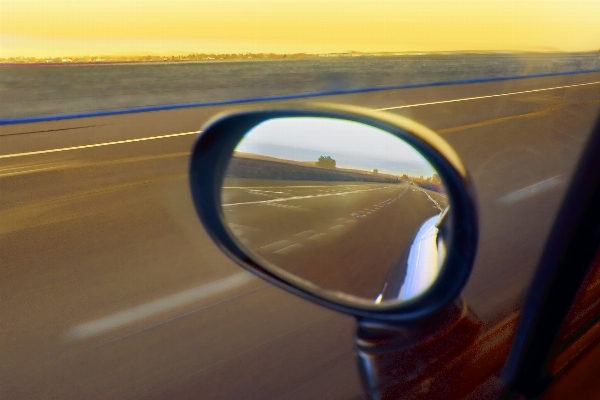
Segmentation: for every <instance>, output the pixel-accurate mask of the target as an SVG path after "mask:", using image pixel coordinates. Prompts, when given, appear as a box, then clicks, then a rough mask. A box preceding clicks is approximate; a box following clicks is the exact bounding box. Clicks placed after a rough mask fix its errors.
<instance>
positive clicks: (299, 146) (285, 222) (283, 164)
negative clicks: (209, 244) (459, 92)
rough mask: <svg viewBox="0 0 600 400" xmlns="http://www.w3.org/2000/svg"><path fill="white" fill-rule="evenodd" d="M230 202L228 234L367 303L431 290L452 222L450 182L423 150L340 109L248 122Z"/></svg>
mask: <svg viewBox="0 0 600 400" xmlns="http://www.w3.org/2000/svg"><path fill="white" fill-rule="evenodd" d="M221 208H222V215H223V218H224V220H225V224H226V225H227V226H228V227H229V230H230V233H231V235H232V236H233V237H234V238H235V239H236V240H237V242H238V243H239V244H240V245H241V247H243V248H244V249H245V251H246V252H247V253H248V255H250V256H251V257H252V258H254V259H255V260H256V261H258V262H259V263H261V265H263V266H264V267H265V268H267V269H269V270H270V271H271V272H273V273H275V274H277V275H279V276H280V277H283V278H284V279H286V280H288V281H289V280H292V281H294V284H295V285H297V286H301V287H303V288H305V289H308V290H310V291H312V292H315V291H318V292H319V293H320V294H321V295H326V296H327V297H329V298H334V299H335V298H337V299H340V300H344V301H345V302H349V301H350V302H359V303H362V304H365V303H367V304H369V305H386V306H389V305H393V304H397V303H400V302H403V301H406V300H410V299H412V298H414V297H416V296H418V295H420V294H422V293H424V292H425V291H426V290H427V288H429V287H430V286H431V284H432V283H433V282H434V281H435V279H436V277H437V276H438V274H439V271H440V268H441V267H442V265H443V262H444V257H445V243H446V242H447V240H448V237H447V236H448V232H451V231H452V230H451V229H450V228H451V226H450V225H451V215H450V214H451V213H450V212H449V202H448V197H447V194H446V190H445V187H444V184H443V182H442V181H441V180H440V176H439V174H438V173H437V171H436V170H435V169H434V168H433V167H432V165H431V164H430V163H429V162H428V161H427V160H426V159H425V158H424V157H423V155H421V154H420V153H419V152H418V151H417V150H416V149H415V148H413V147H412V146H411V145H409V144H408V143H406V142H405V141H404V140H402V139H400V138H399V137H397V136H395V135H393V134H390V133H388V132H386V131H383V130H381V129H379V128H374V127H372V126H369V125H366V124H362V123H358V122H353V121H347V120H342V119H334V118H323V117H289V118H275V119H271V120H267V121H265V122H263V123H261V124H259V125H257V126H256V127H254V128H253V129H251V130H250V131H249V132H248V133H247V134H246V135H245V137H244V138H243V139H242V140H241V141H240V142H239V144H238V145H237V147H236V149H235V151H234V154H233V155H232V157H231V159H230V161H229V165H228V167H227V170H226V173H225V177H224V181H223V187H222V189H221Z"/></svg>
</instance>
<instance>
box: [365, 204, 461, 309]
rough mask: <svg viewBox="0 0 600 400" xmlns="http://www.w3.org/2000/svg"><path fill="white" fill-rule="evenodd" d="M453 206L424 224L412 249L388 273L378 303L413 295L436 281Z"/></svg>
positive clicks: (441, 263) (444, 254)
mask: <svg viewBox="0 0 600 400" xmlns="http://www.w3.org/2000/svg"><path fill="white" fill-rule="evenodd" d="M449 208H450V207H449V206H448V207H446V208H445V209H444V211H442V212H441V213H440V214H438V215H434V216H433V217H431V218H429V219H428V220H426V221H425V222H424V223H423V224H422V225H421V227H420V228H419V230H418V231H417V234H416V235H415V238H414V240H413V242H412V244H411V245H410V248H409V249H408V251H407V252H405V255H404V256H403V257H401V259H400V260H399V262H398V264H397V267H396V268H394V269H393V270H392V271H390V273H389V274H388V276H387V277H386V281H385V282H384V285H383V289H382V291H381V294H380V295H379V296H378V297H377V300H376V301H377V303H381V302H382V301H390V300H391V301H394V300H409V299H412V298H414V297H417V296H418V295H420V294H421V293H424V292H425V291H426V290H427V289H428V288H429V287H430V286H431V285H432V284H433V282H434V281H435V279H436V277H437V276H438V275H439V270H440V268H441V267H442V265H443V263H444V259H445V256H446V240H447V237H446V236H447V232H448V230H449V229H448V228H449V227H448V223H449V222H448V220H449V218H448V215H449V213H448V210H449Z"/></svg>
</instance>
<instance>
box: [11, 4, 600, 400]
mask: <svg viewBox="0 0 600 400" xmlns="http://www.w3.org/2000/svg"><path fill="white" fill-rule="evenodd" d="M548 4H550V3H547V4H546V3H541V2H522V3H519V2H506V4H505V3H504V2H500V1H489V2H475V1H455V2H450V1H447V2H443V1H442V2H439V1H438V2H436V1H421V2H413V1H408V2H384V1H381V2H356V1H351V2H344V3H342V2H339V1H320V2H319V1H302V2H300V1H289V2H276V1H259V0H256V1H237V2H235V1H220V2H214V1H198V2H188V1H154V2H136V1H128V2H110V1H95V0H94V1H88V2H75V1H67V2H56V1H42V0H19V1H13V0H2V13H1V16H0V20H1V22H2V23H1V24H0V35H1V38H0V39H1V40H2V50H1V51H0V63H1V64H0V268H2V272H3V275H2V279H0V344H1V345H0V397H3V398H28V399H36V398H40V399H43V398H54V397H56V398H127V397H144V398H156V399H159V398H179V399H185V398H198V397H202V398H248V399H252V398H256V399H264V398H336V399H338V398H339V399H348V398H359V397H360V396H361V393H362V388H361V386H360V381H359V377H358V373H357V370H356V361H355V354H354V342H353V334H354V332H355V322H354V320H353V319H352V318H350V317H347V316H344V315H341V314H338V313H334V312H332V311H328V310H325V309H323V308H320V307H318V306H315V305H313V304H309V303H306V302H304V301H302V300H301V299H297V298H295V297H293V296H291V295H289V294H287V293H284V292H283V291H281V290H279V289H277V288H274V287H272V286H270V285H267V284H265V283H264V282H262V281H261V280H259V279H257V278H255V277H253V276H251V275H249V274H248V273H246V272H243V271H242V270H241V269H239V268H238V266H237V265H235V264H234V263H233V262H232V261H230V260H229V259H228V258H227V257H226V256H225V255H223V254H222V253H221V252H220V251H219V249H218V248H217V247H216V246H215V245H214V244H213V243H212V242H211V240H210V239H209V238H208V236H207V235H206V233H205V232H204V231H203V229H202V227H201V225H200V223H199V222H198V220H197V218H196V214H195V212H194V209H193V205H192V201H191V198H190V193H189V188H188V180H187V174H188V158H189V154H190V149H191V147H192V145H193V143H194V140H195V139H196V137H197V135H198V134H199V130H200V128H201V126H202V125H203V124H204V123H206V121H208V120H209V119H210V118H212V117H213V116H214V115H216V114H218V113H221V112H226V111H229V110H233V109H236V108H238V107H242V106H247V105H254V106H268V105H269V104H280V103H283V102H300V101H319V102H332V103H341V104H353V105H360V106H363V107H368V108H370V109H372V110H379V111H382V112H389V113H396V114H400V115H404V116H407V117H409V118H411V119H414V120H416V121H418V122H420V123H422V124H424V125H426V126H428V127H430V128H431V129H433V130H434V131H436V132H437V133H438V134H439V135H441V136H442V137H443V138H444V139H445V140H446V141H447V142H448V143H450V145H451V146H452V147H453V148H454V149H455V150H456V152H457V153H458V155H459V156H460V158H461V159H462V160H463V162H464V164H465V165H466V167H467V169H468V171H469V174H470V175H471V177H472V179H473V181H474V184H475V189H476V192H477V201H478V205H479V214H480V230H481V237H480V242H479V247H478V255H477V260H476V264H475V266H474V270H473V273H472V276H471V278H470V280H469V282H468V284H467V286H466V287H465V289H464V292H463V297H464V299H465V300H466V302H467V304H468V305H469V308H470V310H471V311H472V312H473V315H474V316H475V317H476V318H477V320H478V321H479V322H480V323H481V324H482V326H483V329H482V330H481V332H480V334H479V336H478V337H477V338H474V339H473V340H474V341H476V340H479V341H485V340H488V339H489V338H490V337H494V335H499V336H498V337H500V336H502V335H504V336H502V338H503V340H504V342H506V344H510V338H511V335H512V332H513V331H514V328H515V327H516V322H517V320H518V316H519V312H520V307H521V305H522V302H523V298H524V296H525V294H526V290H527V288H528V287H529V285H530V284H531V279H532V277H533V274H534V272H535V268H536V266H537V263H538V261H539V257H540V254H541V251H542V249H543V247H544V244H545V240H546V238H547V235H548V232H549V230H550V227H551V226H552V222H553V220H554V218H555V216H556V213H557V211H558V207H559V206H560V203H561V200H562V197H563V195H564V193H565V191H566V188H567V186H568V184H569V181H570V179H571V175H572V173H573V170H574V168H575V166H576V163H577V161H578V157H579V155H580V153H581V152H582V149H583V147H584V144H585V143H586V140H587V139H588V135H589V132H590V130H591V128H592V125H593V124H594V122H595V119H596V118H597V116H598V115H599V113H600V53H598V49H600V43H599V42H598V39H597V38H599V37H600V30H599V29H600V28H599V26H598V24H597V21H596V19H597V18H596V16H597V15H600V9H599V6H598V4H596V3H594V2H587V3H586V2H581V4H579V3H578V4H576V5H574V4H572V3H571V2H567V1H564V2H553V3H551V5H548ZM315 161H316V160H315ZM259 190H260V189H259ZM261 195H262V196H267V197H268V196H272V195H273V193H262V194H261ZM287 211H289V212H294V210H287ZM295 212H298V211H297V210H296V211H295ZM251 228H252V227H240V229H251ZM594 274H595V273H594V272H592V273H591V274H590V277H589V278H588V282H587V283H586V285H585V286H584V287H583V288H582V293H581V295H580V299H579V300H578V303H577V305H576V306H575V308H574V311H573V313H572V315H571V316H570V318H569V321H568V322H567V323H566V325H565V330H564V332H563V334H562V335H563V336H562V338H563V340H564V343H565V346H566V344H568V343H572V342H573V341H574V340H576V339H577V338H578V337H579V336H578V335H579V333H580V332H581V330H582V329H584V328H585V327H587V326H588V325H589V324H590V323H591V322H590V321H592V319H593V317H594V316H595V315H596V313H597V312H596V306H597V304H596V302H597V297H598V296H597V295H598V293H597V287H598V285H597V284H596V281H597V276H596V275H594ZM486 335H487V336H486ZM504 342H503V343H504ZM507 353H508V346H505V347H503V348H502V349H500V350H499V351H498V354H497V356H496V358H495V359H494V360H493V363H491V364H493V365H494V368H497V369H499V368H500V367H501V366H502V364H503V362H504V360H505V358H506V354H507Z"/></svg>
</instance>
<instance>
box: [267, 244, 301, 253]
mask: <svg viewBox="0 0 600 400" xmlns="http://www.w3.org/2000/svg"><path fill="white" fill-rule="evenodd" d="M302 247H304V245H303V244H302V243H296V244H292V245H290V246H287V247H284V248H283V249H281V250H277V251H274V252H273V253H276V254H288V253H290V252H292V251H294V250H297V249H300V248H302Z"/></svg>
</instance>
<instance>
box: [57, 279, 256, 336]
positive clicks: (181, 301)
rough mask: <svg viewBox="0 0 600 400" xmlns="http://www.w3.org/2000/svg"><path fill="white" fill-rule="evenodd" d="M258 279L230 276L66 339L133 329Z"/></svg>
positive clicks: (90, 324)
mask: <svg viewBox="0 0 600 400" xmlns="http://www.w3.org/2000/svg"><path fill="white" fill-rule="evenodd" d="M254 279H256V278H255V277H254V275H251V274H250V273H248V272H241V273H237V274H235V275H231V276H228V277H227V278H222V279H219V280H217V281H214V282H210V283H206V284H204V285H200V286H198V287H195V288H193V289H188V290H185V291H183V292H179V293H175V294H173V295H170V296H167V297H163V298H162V299H158V300H154V301H151V302H148V303H145V304H142V305H139V306H137V307H132V308H129V309H127V310H123V311H120V312H118V313H116V314H112V315H108V316H106V317H103V318H100V319H97V320H94V321H90V322H86V323H85V324H81V325H77V326H76V327H74V328H72V329H71V330H69V331H68V332H67V333H66V337H67V338H68V339H71V340H81V339H87V338H90V337H94V336H98V335H101V334H103V333H105V332H108V331H111V330H114V329H117V328H120V327H122V326H125V325H129V324H131V323H133V322H137V321H140V320H142V319H145V318H148V317H151V316H153V315H156V314H160V313H162V312H165V311H169V310H171V309H174V308H177V307H181V306H183V305H186V304H190V303H193V302H195V301H198V300H201V299H204V298H206V297H209V296H212V295H214V294H218V293H220V292H224V291H226V290H230V289H233V288H236V287H238V286H241V285H244V284H246V283H248V282H250V281H251V280H254Z"/></svg>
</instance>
